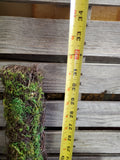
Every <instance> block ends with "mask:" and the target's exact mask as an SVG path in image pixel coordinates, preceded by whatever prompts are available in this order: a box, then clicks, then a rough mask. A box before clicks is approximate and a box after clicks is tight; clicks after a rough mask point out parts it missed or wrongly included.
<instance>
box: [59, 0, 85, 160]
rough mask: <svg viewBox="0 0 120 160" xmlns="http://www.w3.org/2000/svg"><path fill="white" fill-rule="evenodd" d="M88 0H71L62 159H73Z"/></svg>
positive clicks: (61, 148)
mask: <svg viewBox="0 0 120 160" xmlns="http://www.w3.org/2000/svg"><path fill="white" fill-rule="evenodd" d="M87 11H88V0H71V13H70V27H69V28H70V29H69V46H68V58H67V74H66V88H65V101H64V113H63V125H62V136H61V147H60V157H59V159H60V160H71V159H72V152H73V143H74V132H75V122H76V114H77V103H78V95H79V84H80V75H81V66H82V58H83V48H84V39H85V30H86V21H87Z"/></svg>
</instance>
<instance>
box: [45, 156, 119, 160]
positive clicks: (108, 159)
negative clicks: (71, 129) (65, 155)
mask: <svg viewBox="0 0 120 160" xmlns="http://www.w3.org/2000/svg"><path fill="white" fill-rule="evenodd" d="M72 159H73V160H119V159H120V157H119V156H117V157H103V156H89V157H86V156H84V157H82V156H77V157H73V158H72ZM48 160H59V158H58V157H51V158H50V157H49V158H48Z"/></svg>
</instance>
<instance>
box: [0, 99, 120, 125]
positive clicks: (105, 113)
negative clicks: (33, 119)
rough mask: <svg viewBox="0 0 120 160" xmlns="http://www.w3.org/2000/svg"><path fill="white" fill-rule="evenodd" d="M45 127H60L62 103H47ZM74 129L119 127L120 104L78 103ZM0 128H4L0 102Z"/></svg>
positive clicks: (0, 103) (0, 102)
mask: <svg viewBox="0 0 120 160" xmlns="http://www.w3.org/2000/svg"><path fill="white" fill-rule="evenodd" d="M45 105H46V114H45V126H46V127H62V119H63V107H64V102H63V101H47V102H45ZM78 109H79V110H78V111H77V120H76V127H108V126H109V127H120V115H119V113H120V102H95V101H93V102H92V101H90V102H89V101H86V102H85V101H79V102H78ZM0 127H5V120H4V116H3V105H2V101H0Z"/></svg>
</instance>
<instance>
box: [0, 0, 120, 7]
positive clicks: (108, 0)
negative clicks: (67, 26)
mask: <svg viewBox="0 0 120 160" xmlns="http://www.w3.org/2000/svg"><path fill="white" fill-rule="evenodd" d="M1 1H3V2H5V1H7V2H26V3H41V2H44V3H48V2H50V3H63V4H64V3H66V4H69V3H70V0H1ZM89 4H91V5H112V6H113V5H115V6H120V1H119V0H114V2H113V0H89Z"/></svg>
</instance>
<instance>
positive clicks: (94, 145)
mask: <svg viewBox="0 0 120 160" xmlns="http://www.w3.org/2000/svg"><path fill="white" fill-rule="evenodd" d="M60 140H61V132H58V131H56V132H55V131H54V132H50V131H49V132H46V142H45V144H46V150H47V153H59V150H60ZM0 142H1V143H0V154H3V153H4V154H5V153H6V152H7V150H6V146H7V140H5V133H4V131H0ZM73 152H74V153H79V154H83V153H84V154H88V153H89V154H95V153H96V154H120V132H119V130H118V131H105V130H103V131H99V130H98V131H76V132H75V142H74V149H73Z"/></svg>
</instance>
